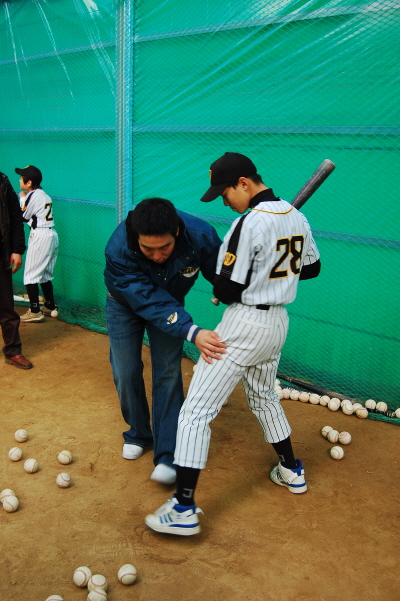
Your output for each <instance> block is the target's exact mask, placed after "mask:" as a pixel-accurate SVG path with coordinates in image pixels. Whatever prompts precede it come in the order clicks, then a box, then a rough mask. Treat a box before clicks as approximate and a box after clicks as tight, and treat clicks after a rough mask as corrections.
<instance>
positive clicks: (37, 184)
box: [21, 175, 42, 190]
mask: <svg viewBox="0 0 400 601" xmlns="http://www.w3.org/2000/svg"><path fill="white" fill-rule="evenodd" d="M21 177H22V181H23V182H24V184H27V183H28V182H29V181H30V182H31V184H32V190H37V189H38V188H41V187H42V186H41V185H40V181H41V180H40V181H39V180H37V179H31V180H30V178H29V177H27V176H26V175H21Z"/></svg>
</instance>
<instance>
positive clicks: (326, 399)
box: [319, 394, 330, 407]
mask: <svg viewBox="0 0 400 601" xmlns="http://www.w3.org/2000/svg"><path fill="white" fill-rule="evenodd" d="M329 401H330V397H328V396H326V394H323V395H322V397H321V398H320V399H319V404H320V405H322V407H327V406H328V403H329Z"/></svg>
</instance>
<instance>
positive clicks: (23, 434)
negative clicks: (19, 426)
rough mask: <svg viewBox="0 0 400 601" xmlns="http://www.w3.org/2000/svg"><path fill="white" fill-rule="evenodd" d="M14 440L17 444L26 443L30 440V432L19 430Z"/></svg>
mask: <svg viewBox="0 0 400 601" xmlns="http://www.w3.org/2000/svg"><path fill="white" fill-rule="evenodd" d="M14 438H15V440H16V441H17V442H25V441H26V440H28V432H27V431H26V430H17V431H16V432H15V434H14Z"/></svg>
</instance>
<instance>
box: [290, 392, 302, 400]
mask: <svg viewBox="0 0 400 601" xmlns="http://www.w3.org/2000/svg"><path fill="white" fill-rule="evenodd" d="M289 396H290V398H291V399H292V401H298V399H299V396H300V392H299V391H298V390H291V391H290V394H289Z"/></svg>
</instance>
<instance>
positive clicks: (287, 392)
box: [282, 388, 290, 399]
mask: <svg viewBox="0 0 400 601" xmlns="http://www.w3.org/2000/svg"><path fill="white" fill-rule="evenodd" d="M282 394H283V397H282V398H284V399H290V390H289V388H282Z"/></svg>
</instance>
